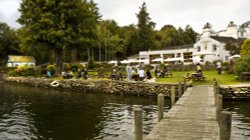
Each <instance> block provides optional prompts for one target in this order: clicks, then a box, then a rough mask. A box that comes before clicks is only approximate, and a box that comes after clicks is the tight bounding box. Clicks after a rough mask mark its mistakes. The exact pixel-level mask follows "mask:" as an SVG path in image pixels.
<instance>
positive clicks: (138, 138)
mask: <svg viewBox="0 0 250 140" xmlns="http://www.w3.org/2000/svg"><path fill="white" fill-rule="evenodd" d="M134 113H135V118H134V119H135V140H142V139H143V134H142V110H141V109H140V108H136V109H135V110H134Z"/></svg>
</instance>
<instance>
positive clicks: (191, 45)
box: [160, 44, 194, 50]
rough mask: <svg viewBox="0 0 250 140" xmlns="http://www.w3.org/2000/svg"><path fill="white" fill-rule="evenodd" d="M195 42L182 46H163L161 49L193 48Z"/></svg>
mask: <svg viewBox="0 0 250 140" xmlns="http://www.w3.org/2000/svg"><path fill="white" fill-rule="evenodd" d="M193 46H194V44H187V45H180V46H170V47H166V48H162V49H160V50H176V49H189V48H193Z"/></svg>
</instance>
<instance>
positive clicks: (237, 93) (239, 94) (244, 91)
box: [220, 85, 250, 100]
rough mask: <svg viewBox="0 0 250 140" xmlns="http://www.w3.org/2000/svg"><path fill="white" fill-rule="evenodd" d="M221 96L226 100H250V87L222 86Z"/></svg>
mask: <svg viewBox="0 0 250 140" xmlns="http://www.w3.org/2000/svg"><path fill="white" fill-rule="evenodd" d="M220 94H221V95H222V96H223V98H224V99H229V100H231V99H232V100H237V99H239V100H243V99H248V100H249V99H250V85H244V86H221V87H220Z"/></svg>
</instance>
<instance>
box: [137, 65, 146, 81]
mask: <svg viewBox="0 0 250 140" xmlns="http://www.w3.org/2000/svg"><path fill="white" fill-rule="evenodd" d="M137 73H138V75H139V80H140V81H142V80H143V79H144V78H145V71H144V70H143V69H142V68H140V69H139V70H138V72H137Z"/></svg>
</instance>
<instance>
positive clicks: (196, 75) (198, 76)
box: [184, 72, 206, 81]
mask: <svg viewBox="0 0 250 140" xmlns="http://www.w3.org/2000/svg"><path fill="white" fill-rule="evenodd" d="M184 78H185V79H192V80H195V81H199V80H203V81H204V80H205V79H206V76H204V75H203V74H201V73H197V72H193V73H191V75H190V74H189V73H188V74H187V75H186V76H184Z"/></svg>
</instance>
